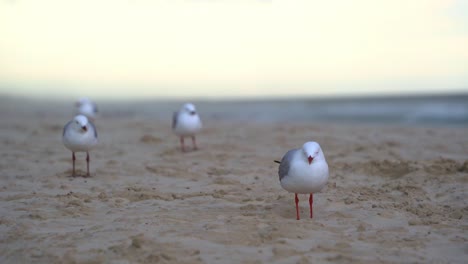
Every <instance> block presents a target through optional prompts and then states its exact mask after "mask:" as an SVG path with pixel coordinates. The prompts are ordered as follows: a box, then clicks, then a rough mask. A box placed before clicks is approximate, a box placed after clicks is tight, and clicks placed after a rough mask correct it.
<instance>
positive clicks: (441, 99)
mask: <svg viewBox="0 0 468 264" xmlns="http://www.w3.org/2000/svg"><path fill="white" fill-rule="evenodd" d="M21 100H27V102H28V103H27V104H28V105H29V106H31V107H32V108H35V112H36V114H37V115H47V112H49V111H53V112H55V114H57V111H60V112H61V113H62V114H64V115H66V116H70V115H72V109H73V108H72V107H73V103H74V102H73V101H70V102H68V101H67V102H58V101H57V102H56V101H52V102H49V101H47V102H42V101H34V100H32V99H16V98H15V99H11V98H9V97H5V96H0V103H1V104H0V105H1V106H0V110H1V111H2V115H4V114H7V113H8V112H10V113H11V114H15V113H16V114H20V113H21V112H27V111H29V110H28V109H31V107H26V108H24V107H23V109H15V110H13V109H14V108H18V107H19V108H21V106H24V102H21ZM96 102H97V103H98V105H99V108H100V113H101V117H103V118H105V117H116V116H120V117H122V118H125V117H128V118H131V117H142V118H154V119H161V120H165V119H167V120H168V122H169V121H170V120H171V117H172V113H173V112H174V111H175V110H178V108H179V107H180V105H181V103H182V101H163V100H146V101H141V100H140V101H99V100H96ZM192 102H193V103H195V104H196V106H197V108H198V111H199V113H200V114H201V116H202V118H204V119H212V120H216V119H227V120H233V121H246V122H338V123H376V124H408V125H411V124H415V125H418V124H422V125H437V126H439V125H442V126H444V125H448V126H468V94H460V95H439V96H407V97H395V96H394V97H367V98H340V99H331V98H317V99H312V98H309V99H276V100H239V101H235V100H227V101H226V100H224V101H216V100H209V101H197V100H195V101H192Z"/></svg>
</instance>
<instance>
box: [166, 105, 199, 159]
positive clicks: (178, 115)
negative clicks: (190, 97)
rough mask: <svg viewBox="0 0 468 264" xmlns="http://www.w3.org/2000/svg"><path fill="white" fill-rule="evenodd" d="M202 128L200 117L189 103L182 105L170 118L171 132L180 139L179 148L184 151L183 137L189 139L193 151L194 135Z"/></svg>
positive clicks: (194, 145) (195, 145)
mask: <svg viewBox="0 0 468 264" xmlns="http://www.w3.org/2000/svg"><path fill="white" fill-rule="evenodd" d="M201 128H202V123H201V121H200V117H199V116H198V113H197V110H196V109H195V106H194V105H193V104H191V103H187V104H184V105H183V106H182V107H181V108H180V110H179V111H177V112H174V115H173V116H172V130H174V133H175V134H176V135H177V136H179V137H180V146H181V149H182V151H185V145H184V137H191V138H192V144H193V149H197V142H196V140H195V134H196V133H198V132H199V131H200V130H201Z"/></svg>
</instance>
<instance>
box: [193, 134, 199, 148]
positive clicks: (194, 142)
mask: <svg viewBox="0 0 468 264" xmlns="http://www.w3.org/2000/svg"><path fill="white" fill-rule="evenodd" d="M192 144H193V149H198V147H197V141H196V140H195V136H192Z"/></svg>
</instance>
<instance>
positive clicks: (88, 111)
mask: <svg viewBox="0 0 468 264" xmlns="http://www.w3.org/2000/svg"><path fill="white" fill-rule="evenodd" d="M76 107H77V110H76V112H77V114H79V115H84V116H86V117H87V118H89V119H90V120H94V119H96V116H97V113H98V108H97V105H96V104H95V103H94V102H93V101H91V100H90V99H89V98H86V97H83V98H80V99H78V101H77V102H76Z"/></svg>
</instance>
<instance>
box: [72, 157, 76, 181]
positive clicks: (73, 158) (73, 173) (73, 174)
mask: <svg viewBox="0 0 468 264" xmlns="http://www.w3.org/2000/svg"><path fill="white" fill-rule="evenodd" d="M72 160H73V172H72V176H73V177H75V160H76V158H75V152H72Z"/></svg>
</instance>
